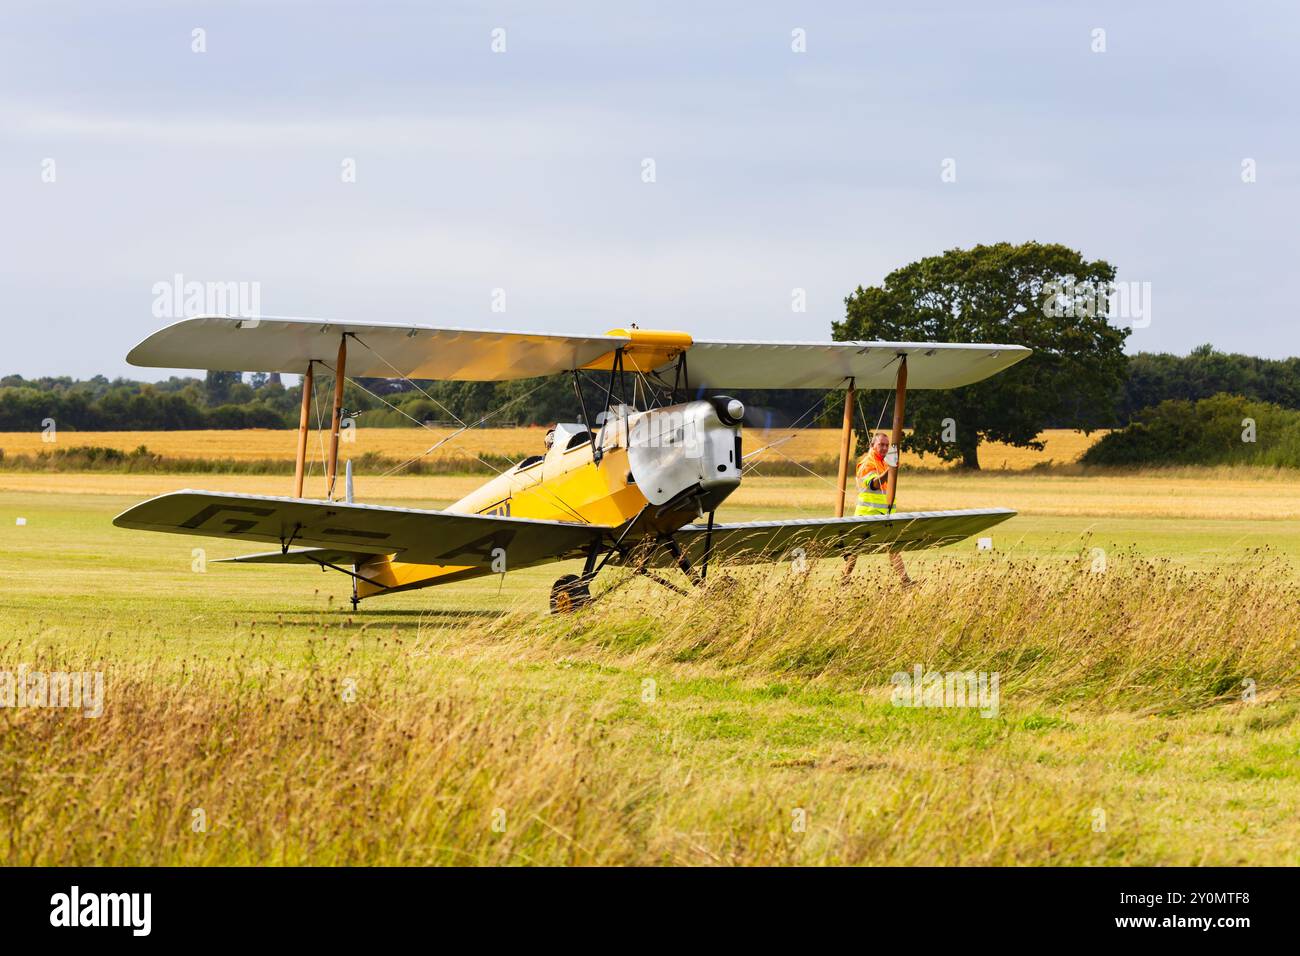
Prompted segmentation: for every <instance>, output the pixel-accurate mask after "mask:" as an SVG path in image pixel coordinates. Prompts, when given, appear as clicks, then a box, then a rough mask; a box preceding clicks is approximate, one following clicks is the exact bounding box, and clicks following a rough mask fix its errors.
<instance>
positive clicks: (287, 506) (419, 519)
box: [113, 491, 609, 567]
mask: <svg viewBox="0 0 1300 956" xmlns="http://www.w3.org/2000/svg"><path fill="white" fill-rule="evenodd" d="M113 524H115V525H117V526H118V527H119V528H138V529H142V530H145V531H171V532H176V533H179V534H198V535H206V536H208V537H214V538H236V539H238V540H240V541H264V542H268V543H272V544H279V545H280V546H281V547H283V548H287V547H288V546H289V545H308V546H310V547H316V548H329V549H332V551H333V553H334V554H337V555H342V554H347V555H357V554H396V555H398V556H399V557H400V559H401V560H403V561H410V562H414V563H417V564H464V565H471V564H488V563H491V561H492V559H493V557H494V555H493V552H494V550H495V549H497V548H502V549H504V550H505V560H506V562H507V565H508V566H510V567H522V566H523V565H525V564H530V563H533V562H538V561H546V560H551V559H555V560H558V559H560V558H567V557H571V556H572V557H576V556H577V555H579V554H582V553H583V552H584V549H586V548H589V547H590V546H591V544H592V542H593V541H596V540H598V539H599V538H600V537H601V535H602V533H604V532H606V531H608V530H609V529H608V528H605V527H604V526H602V525H589V524H578V523H577V522H569V521H535V520H532V519H528V518H506V517H498V516H495V515H466V514H453V513H451V512H447V511H421V510H417V509H414V508H390V507H385V506H381V505H358V504H345V503H343V502H339V501H332V502H330V501H308V500H306V499H303V498H275V497H268V496H263V495H236V494H224V493H220V492H212V491H177V492H173V493H172V494H167V495H161V496H160V497H157V498H151V499H149V500H148V501H145V502H141V503H140V504H138V505H136V506H135V507H134V508H130V509H128V510H127V511H124V512H122V513H121V514H120V515H118V516H117V517H116V518H114V519H113ZM291 553H292V552H291Z"/></svg>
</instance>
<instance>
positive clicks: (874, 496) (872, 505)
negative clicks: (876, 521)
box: [853, 449, 889, 517]
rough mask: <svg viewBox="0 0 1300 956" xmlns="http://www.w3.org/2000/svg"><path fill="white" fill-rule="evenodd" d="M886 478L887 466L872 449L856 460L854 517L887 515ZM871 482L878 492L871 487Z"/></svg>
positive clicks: (887, 475) (887, 474) (887, 476)
mask: <svg viewBox="0 0 1300 956" xmlns="http://www.w3.org/2000/svg"><path fill="white" fill-rule="evenodd" d="M888 478H889V466H888V465H886V464H885V460H884V459H883V458H881V457H880V456H879V455H877V454H876V452H875V450H874V449H873V450H871V451H869V452H867V453H866V454H865V455H863V456H862V457H861V458H859V459H858V506H857V508H855V509H854V511H853V514H854V515H855V516H856V517H862V516H864V515H885V514H889V504H888V502H889V497H888V495H886V493H885V486H886V485H887V484H888V483H889V482H888V480H887V479H888ZM873 481H874V482H875V484H876V489H878V490H876V489H873V488H872V487H871V484H872V482H873Z"/></svg>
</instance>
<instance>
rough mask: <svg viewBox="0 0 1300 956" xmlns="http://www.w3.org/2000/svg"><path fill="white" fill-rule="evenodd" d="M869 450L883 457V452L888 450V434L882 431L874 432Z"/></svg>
mask: <svg viewBox="0 0 1300 956" xmlns="http://www.w3.org/2000/svg"><path fill="white" fill-rule="evenodd" d="M871 450H872V451H874V452H875V453H876V454H877V455H879V456H880V457H881V458H884V457H885V452H887V451H889V436H888V435H886V434H885V433H884V432H876V434H875V435H874V436H873V437H872V439H871Z"/></svg>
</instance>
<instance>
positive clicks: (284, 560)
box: [213, 548, 374, 567]
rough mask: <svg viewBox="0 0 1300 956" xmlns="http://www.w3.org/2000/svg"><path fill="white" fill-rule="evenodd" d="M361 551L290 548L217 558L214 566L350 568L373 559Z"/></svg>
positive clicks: (371, 555)
mask: <svg viewBox="0 0 1300 956" xmlns="http://www.w3.org/2000/svg"><path fill="white" fill-rule="evenodd" d="M373 557H374V555H373V554H366V553H364V552H361V551H344V550H340V549H339V548H290V549H289V550H288V551H259V552H258V553H257V554H241V555H239V557H237V558H218V559H217V560H216V561H214V562H213V563H214V564H312V565H322V564H323V565H330V564H336V565H338V566H340V567H351V566H352V565H354V564H361V563H363V562H365V561H368V560H369V559H371V558H373Z"/></svg>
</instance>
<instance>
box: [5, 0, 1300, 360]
mask: <svg viewBox="0 0 1300 956" xmlns="http://www.w3.org/2000/svg"><path fill="white" fill-rule="evenodd" d="M544 10H545V11H546V12H543V11H544ZM196 29H201V30H202V31H203V32H202V33H201V34H199V39H200V40H201V41H202V44H201V45H204V46H205V47H206V51H205V52H194V49H193V48H194V46H195V45H196V44H198V42H199V41H198V40H196V39H195V33H194V31H195V30H196ZM498 29H500V30H504V34H503V35H502V34H496V39H495V42H496V44H497V46H500V44H501V39H502V36H503V37H504V44H505V51H504V52H494V51H493V44H494V34H493V31H494V30H498ZM1098 29H1100V30H1104V37H1102V36H1100V35H1099V34H1097V33H1096V32H1095V31H1097V30H1098ZM796 31H802V33H797V32H796ZM801 38H803V42H804V43H805V44H806V52H796V51H795V50H794V49H792V47H795V46H799V45H800V39H801ZM1099 39H1100V40H1103V41H1104V46H1105V51H1104V52H1094V48H1095V47H1097V46H1099V45H1100V44H1099ZM1297 49H1300V12H1298V11H1297V8H1296V6H1295V5H1294V4H1288V3H1281V2H1279V3H1226V2H1225V3H1216V4H1198V3H1187V2H1178V3H1172V2H1171V3H1165V4H1158V3H1139V2H1132V0H1130V2H1123V3H1090V2H1077V3H1064V2H1061V3H1053V2H1048V0H1037V2H1024V3H1014V2H1005V3H981V4H976V3H970V2H951V3H916V2H909V3H864V2H856V3H761V2H753V0H746V2H735V3H701V2H698V0H697V2H692V3H668V2H656V3H652V4H636V5H631V4H618V3H609V2H593V3H555V4H546V3H542V2H539V0H530V2H519V3H434V2H421V3H383V4H380V3H364V4H363V3H360V2H358V3H356V4H343V3H320V2H314V3H306V2H301V3H297V2H265V0H262V2H257V3H252V2H250V3H237V2H236V3H232V2H224V3H184V2H175V0H171V2H161V0H160V2H154V3H141V2H122V3H115V4H109V3H103V2H83V3H71V2H61V0H41V2H28V0H4V3H3V6H0V80H2V82H0V289H2V290H3V301H2V304H3V317H2V318H0V323H2V324H3V329H4V332H5V336H4V345H3V349H2V350H0V373H8V372H17V373H20V374H23V375H28V376H34V375H42V374H71V375H76V376H83V377H84V376H89V375H92V374H96V373H104V374H108V375H123V374H129V375H132V376H134V377H137V378H159V377H165V376H166V374H168V373H167V372H166V371H157V370H135V369H132V368H131V367H130V366H128V365H127V364H126V362H125V355H126V353H127V351H128V350H129V349H130V347H131V346H132V345H134V344H135V343H136V342H137V341H138V340H139V339H141V338H142V337H144V336H145V335H147V334H148V333H149V332H151V331H153V330H154V329H155V328H158V327H160V326H162V325H165V324H167V322H168V321H170V319H168V318H158V317H156V316H155V314H154V312H155V305H156V303H155V286H156V284H157V283H160V282H171V281H172V280H173V277H174V276H175V275H177V274H179V275H181V276H183V277H184V279H185V281H199V282H246V283H258V284H259V285H258V287H257V288H258V290H259V292H260V309H261V312H262V313H263V314H275V315H312V316H324V317H330V318H337V319H348V320H353V321H367V320H381V321H393V322H402V321H412V322H420V323H426V324H435V325H454V326H469V327H483V328H518V329H528V330H550V331H561V332H602V331H605V330H606V329H610V328H615V327H618V326H622V325H625V324H626V323H629V322H637V323H639V324H640V325H641V326H642V327H660V328H680V329H684V330H687V331H689V332H691V333H693V334H695V335H696V336H698V337H714V338H717V337H740V338H787V339H788V338H796V339H799V338H802V339H816V338H829V337H830V335H829V333H830V323H831V322H832V321H833V320H835V319H837V318H840V317H841V316H842V313H843V298H844V296H845V295H846V294H847V293H848V292H850V291H851V290H852V289H853V288H854V287H855V286H856V285H858V284H859V283H861V284H872V283H877V282H879V281H881V280H882V279H883V278H884V276H885V275H886V274H887V273H888V272H889V271H890V270H892V269H894V268H896V267H898V266H901V265H904V264H906V263H907V262H909V261H912V260H914V259H916V258H919V257H921V256H925V255H929V254H934V253H938V252H941V251H943V250H945V249H949V248H952V247H955V246H969V245H973V244H975V243H979V242H997V241H1003V240H1005V241H1011V242H1021V241H1024V240H1029V239H1037V240H1040V241H1054V242H1061V243H1065V244H1067V245H1069V246H1072V247H1075V248H1078V249H1080V250H1081V251H1082V252H1083V253H1084V254H1085V255H1087V256H1088V257H1090V258H1093V257H1099V258H1104V259H1107V260H1108V261H1110V262H1111V263H1113V264H1114V265H1115V266H1116V267H1117V268H1118V270H1119V279H1120V280H1121V281H1128V282H1136V283H1144V282H1149V283H1150V284H1151V285H1150V290H1151V299H1150V323H1149V325H1146V326H1145V327H1142V328H1138V329H1136V330H1135V331H1134V333H1133V335H1132V336H1131V337H1130V350H1131V351H1135V350H1162V351H1175V352H1183V353H1185V352H1186V351H1188V350H1189V349H1190V348H1192V347H1194V346H1196V345H1198V344H1200V343H1202V342H1211V343H1213V344H1214V345H1215V346H1217V347H1218V348H1221V349H1224V350H1231V351H1240V352H1247V353H1253V354H1258V355H1266V356H1272V357H1285V356H1290V355H1296V354H1300V320H1298V319H1297V316H1296V312H1295V306H1294V304H1293V300H1292V296H1291V295H1290V285H1291V283H1292V282H1293V281H1294V279H1293V276H1294V275H1295V273H1296V269H1297V264H1298V263H1300V239H1298V238H1297V225H1296V222H1297V216H1296V212H1297V208H1298V206H1297V200H1298V199H1300V166H1298V164H1297V160H1296V148H1297V145H1298V144H1297V140H1298V138H1300V124H1298V123H1297V119H1298V118H1300V117H1297V109H1296V95H1297V91H1298V90H1300V82H1297V80H1298V76H1297V73H1298V72H1300V70H1298V68H1297V59H1298V58H1297V54H1296V50H1297ZM51 160H52V161H53V162H52V163H51V162H50V161H51ZM646 160H653V173H654V181H653V182H646V181H645V179H646V169H647V165H646V163H645V161H646ZM946 160H952V161H953V163H952V164H950V165H949V166H948V167H947V168H948V169H949V170H953V169H955V181H951V182H945V181H944V176H943V172H944V169H945V165H944V164H945V161H946ZM1248 160H1249V161H1251V162H1250V163H1247V164H1246V167H1243V163H1244V162H1245V161H1248ZM348 161H351V162H352V163H353V164H354V165H353V166H349V165H348ZM1247 167H1253V170H1254V177H1253V178H1254V180H1255V181H1254V182H1245V181H1243V179H1244V178H1246V179H1248V178H1251V177H1250V176H1249V175H1244V173H1245V171H1246V168H1247ZM350 169H354V170H355V181H354V182H348V181H345V179H347V178H348V175H347V174H348V171H349V170H350ZM949 178H951V177H949ZM51 179H52V180H53V181H48V180H51ZM249 288H251V287H249ZM794 289H805V290H806V295H807V311H806V312H802V313H799V312H794V311H792V307H791V303H792V290H794ZM494 290H504V293H503V294H502V293H498V294H497V295H496V298H495V299H494ZM494 303H495V304H496V306H497V307H498V308H499V307H500V306H501V305H502V304H503V303H504V307H505V311H504V313H501V312H494V311H493V306H494Z"/></svg>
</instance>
